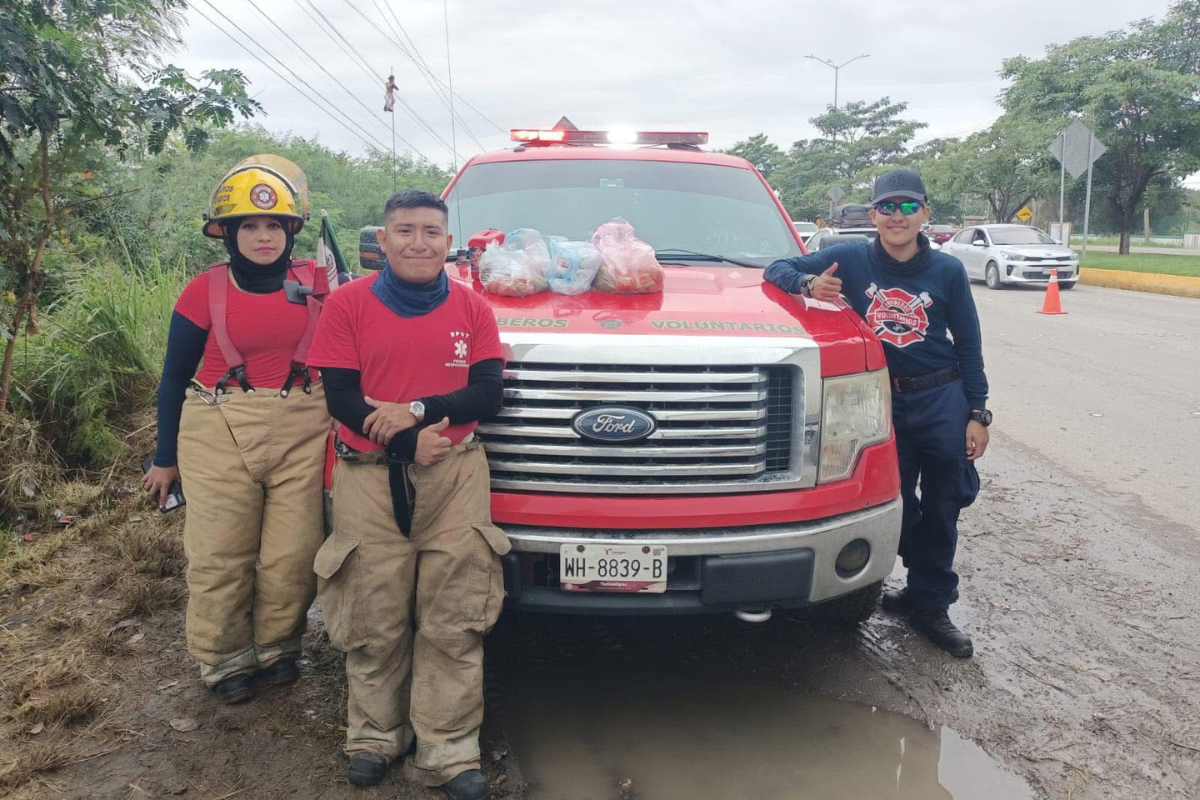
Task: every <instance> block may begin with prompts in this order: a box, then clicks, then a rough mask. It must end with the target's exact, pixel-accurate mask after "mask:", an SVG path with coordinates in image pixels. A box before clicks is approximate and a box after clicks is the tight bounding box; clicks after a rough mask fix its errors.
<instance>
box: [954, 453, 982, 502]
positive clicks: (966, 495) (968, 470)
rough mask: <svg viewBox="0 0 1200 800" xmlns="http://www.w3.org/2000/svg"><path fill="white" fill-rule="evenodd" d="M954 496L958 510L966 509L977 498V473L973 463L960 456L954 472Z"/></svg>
mask: <svg viewBox="0 0 1200 800" xmlns="http://www.w3.org/2000/svg"><path fill="white" fill-rule="evenodd" d="M954 484H955V485H954V496H955V499H956V500H957V502H958V507H959V508H966V507H967V506H969V505H971V504H972V503H974V502H975V498H976V497H978V496H979V472H978V471H977V470H976V469H975V462H974V461H970V460H968V459H967V457H966V456H961V457H959V459H958V464H957V465H956V468H955V470H954Z"/></svg>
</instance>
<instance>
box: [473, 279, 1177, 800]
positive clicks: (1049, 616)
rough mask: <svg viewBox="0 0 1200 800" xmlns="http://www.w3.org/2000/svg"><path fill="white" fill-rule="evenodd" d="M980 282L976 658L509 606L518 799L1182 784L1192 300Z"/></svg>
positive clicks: (504, 676)
mask: <svg viewBox="0 0 1200 800" xmlns="http://www.w3.org/2000/svg"><path fill="white" fill-rule="evenodd" d="M974 294H975V296H976V298H977V302H978V304H979V308H980V315H981V319H982V322H983V328H984V335H985V356H986V359H987V363H988V369H989V376H990V378H991V382H992V387H993V388H992V395H993V401H992V402H991V403H990V405H991V406H992V407H993V408H994V409H995V410H996V418H997V421H996V424H995V426H994V427H993V434H992V444H991V449H990V450H989V452H988V454H987V455H986V456H985V458H984V460H983V461H981V462H980V465H979V469H980V473H981V476H982V481H983V491H982V493H981V495H980V498H979V500H978V501H977V502H976V504H975V505H974V506H972V507H971V508H969V509H967V510H966V511H965V512H964V514H963V522H962V525H961V538H960V548H959V558H958V568H959V572H960V575H961V579H962V582H961V586H960V588H961V590H962V600H961V602H960V603H959V604H957V605H956V606H955V607H954V608H953V609H952V611H951V615H952V617H953V618H954V619H955V620H957V621H958V622H960V623H961V624H962V625H964V626H965V627H966V628H967V629H968V630H969V632H970V633H971V634H972V635H973V636H974V638H975V644H976V655H975V657H974V658H972V659H969V660H966V661H960V660H957V659H954V658H951V657H949V656H947V655H946V654H944V653H942V652H940V651H938V650H937V649H936V648H934V647H933V646H932V645H931V644H930V643H929V642H928V641H926V640H925V639H924V638H923V637H921V636H919V635H917V634H915V633H913V632H912V631H911V630H910V629H909V628H908V626H907V624H906V623H905V621H904V620H902V619H897V618H895V617H890V616H887V615H883V614H881V613H877V614H876V616H875V617H873V618H872V619H871V620H870V621H869V622H868V623H866V624H864V625H862V626H860V627H859V628H857V629H853V630H829V629H823V628H820V627H817V626H813V625H810V624H808V623H804V622H799V621H796V620H793V619H790V618H788V617H786V616H784V615H780V614H777V615H776V617H775V618H774V619H772V620H771V621H770V622H768V623H766V624H764V625H758V626H755V625H747V624H745V623H740V622H738V621H736V620H733V619H732V618H731V617H729V616H727V615H726V616H719V617H706V618H695V619H658V620H649V619H640V620H628V619H596V618H577V617H574V618H567V617H555V616H539V615H523V614H514V613H506V615H505V616H504V617H503V618H502V620H501V623H500V625H499V627H498V629H497V631H496V632H494V633H493V634H492V636H490V637H489V639H488V646H487V654H488V656H487V657H488V673H489V691H488V702H489V718H490V720H491V722H492V724H494V725H495V726H496V728H497V729H498V730H500V731H502V732H503V736H504V737H505V738H506V741H507V745H506V747H507V751H506V752H507V755H506V756H505V757H504V759H503V763H504V764H505V765H507V768H508V769H509V770H510V775H512V776H513V777H514V781H513V782H512V785H513V786H515V787H524V789H523V791H524V794H522V795H521V796H524V797H528V798H533V799H534V800H541V799H542V798H547V799H548V800H558V799H559V798H572V799H575V798H578V799H579V800H584V799H585V798H593V797H594V798H601V799H602V800H610V799H616V800H632V799H633V798H639V799H640V800H669V799H673V798H680V799H681V800H682V799H683V798H688V799H689V800H690V799H691V798H746V799H747V800H748V799H749V798H763V799H764V800H765V799H766V798H779V799H780V800H790V798H800V797H804V798H824V797H828V798H835V797H837V798H841V797H872V798H873V797H922V798H956V799H958V800H961V799H962V798H973V797H979V798H989V800H990V799H991V798H997V799H998V800H1004V799H1005V798H1009V797H1012V798H1024V797H1038V798H1043V797H1047V798H1049V797H1052V798H1066V797H1070V798H1071V799H1072V800H1092V799H1093V798H1096V799H1099V798H1105V800H1107V799H1108V798H1136V799H1137V800H1141V798H1189V799H1192V798H1197V797H1200V624H1198V620H1197V615H1196V613H1195V609H1196V608H1197V607H1198V605H1200V589H1198V586H1197V582H1196V576H1197V575H1200V525H1198V524H1197V522H1196V520H1197V518H1198V517H1197V514H1198V513H1200V505H1198V500H1197V498H1200V493H1198V492H1197V491H1196V488H1197V486H1198V485H1200V471H1197V470H1198V467H1197V464H1198V463H1200V462H1197V460H1196V459H1195V458H1194V454H1195V452H1196V451H1197V450H1198V449H1200V405H1197V403H1198V402H1200V400H1197V398H1200V369H1198V368H1197V367H1196V365H1197V364H1200V301H1191V300H1181V299H1180V298H1170V297H1160V296H1153V295H1138V294H1136V293H1127V292H1120V291H1116V290H1106V289H1097V288H1095V287H1088V286H1080V287H1077V288H1076V289H1075V290H1074V291H1072V292H1070V293H1064V296H1063V303H1064V305H1065V306H1066V307H1067V309H1068V311H1069V312H1070V314H1069V315H1068V316H1066V317H1039V316H1038V315H1036V314H1035V313H1034V312H1035V311H1036V309H1037V308H1040V302H1041V297H1040V293H1038V292H1036V291H1008V292H990V291H988V290H987V289H985V288H982V287H975V291H974ZM1189 365H1190V367H1189ZM903 579H904V576H903V570H902V569H900V568H898V569H897V570H896V571H895V572H894V573H893V575H892V577H891V578H890V579H889V584H890V585H892V586H899V585H902V584H903ZM901 742H903V744H902V743H901ZM514 794H521V791H520V789H517V790H514Z"/></svg>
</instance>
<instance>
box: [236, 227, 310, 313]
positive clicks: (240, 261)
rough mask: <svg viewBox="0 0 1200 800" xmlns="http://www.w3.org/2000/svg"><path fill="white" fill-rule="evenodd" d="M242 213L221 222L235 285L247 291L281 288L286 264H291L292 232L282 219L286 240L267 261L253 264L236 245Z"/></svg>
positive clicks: (293, 236) (293, 241) (268, 292)
mask: <svg viewBox="0 0 1200 800" xmlns="http://www.w3.org/2000/svg"><path fill="white" fill-rule="evenodd" d="M244 219H245V217H240V218H238V219H233V220H230V221H229V222H226V223H225V237H224V242H225V249H226V250H227V251H229V269H230V270H231V271H232V272H233V277H234V280H236V281H237V285H238V288H240V289H242V290H243V291H246V292H250V293H251V294H271V293H272V292H278V291H279V290H280V289H282V288H283V281H284V279H285V278H286V277H287V271H288V267H289V266H291V264H292V248H293V247H294V246H295V245H296V234H294V233H292V231H291V228H290V227H288V225H287V224H286V223H284V230H285V231H286V232H287V243H286V244H285V245H284V247H283V252H282V253H280V255H279V258H277V259H275V261H273V262H272V263H270V264H255V263H254V262H253V261H251V260H250V259H248V258H246V257H245V256H244V255H242V253H241V251H240V250H238V246H237V233H238V228H240V227H241V225H242V222H243V220H244Z"/></svg>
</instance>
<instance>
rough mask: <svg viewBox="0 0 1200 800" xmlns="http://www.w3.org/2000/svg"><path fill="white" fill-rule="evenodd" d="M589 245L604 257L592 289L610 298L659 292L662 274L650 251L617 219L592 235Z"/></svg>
mask: <svg viewBox="0 0 1200 800" xmlns="http://www.w3.org/2000/svg"><path fill="white" fill-rule="evenodd" d="M592 244H593V245H595V247H596V249H597V250H599V251H600V253H601V254H602V255H603V256H604V263H603V264H602V265H601V266H600V271H599V272H598V273H596V280H595V281H594V282H593V283H592V288H593V289H595V290H596V291H598V292H611V293H613V294H653V293H654V292H661V291H662V288H663V270H662V266H661V265H660V264H659V263H658V259H657V258H655V256H654V248H653V247H651V246H650V245H648V244H646V243H645V242H643V241H642V240H641V239H639V238H637V236H636V235H635V234H634V232H633V226H632V225H630V224H629V223H628V222H627V221H625V220H624V219H622V218H620V217H617V218H616V219H614V220H612V221H611V222H606V223H604V224H603V225H601V226H600V227H599V228H596V232H595V233H593V234H592Z"/></svg>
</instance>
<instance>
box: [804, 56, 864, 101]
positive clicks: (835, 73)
mask: <svg viewBox="0 0 1200 800" xmlns="http://www.w3.org/2000/svg"><path fill="white" fill-rule="evenodd" d="M870 57H871V54H870V53H863V54H862V55H861V56H855V57H854V58H852V59H850V60H849V61H843V62H842V63H841V64H835V63H833V62H832V61H830V60H829V59H828V58H817V57H816V56H812V55H809V56H805V58H811V59H812V60H813V61H818V62H820V63H822V64H824V65H825V66H827V67H829V68H830V69H832V70H833V110H834V111H836V110H837V107H838V73H839V72H840V71H841V69H842V67H844V66H846V65H847V64H853V63H854V62H855V61H858V60H859V59H860V58H870Z"/></svg>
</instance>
